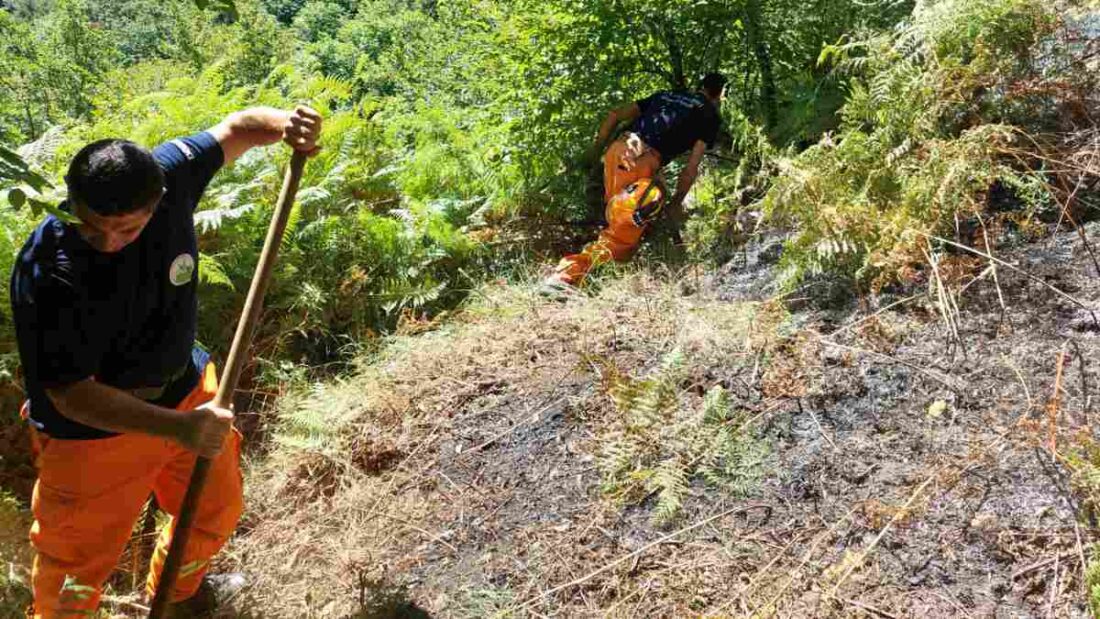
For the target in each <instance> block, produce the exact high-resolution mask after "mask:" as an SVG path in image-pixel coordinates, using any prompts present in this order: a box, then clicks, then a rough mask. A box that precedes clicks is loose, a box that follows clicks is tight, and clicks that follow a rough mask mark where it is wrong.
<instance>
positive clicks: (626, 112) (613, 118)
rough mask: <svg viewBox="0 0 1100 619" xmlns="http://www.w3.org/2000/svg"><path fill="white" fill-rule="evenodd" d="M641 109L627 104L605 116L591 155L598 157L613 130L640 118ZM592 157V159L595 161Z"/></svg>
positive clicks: (636, 105) (634, 104) (632, 104)
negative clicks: (621, 124)
mask: <svg viewBox="0 0 1100 619" xmlns="http://www.w3.org/2000/svg"><path fill="white" fill-rule="evenodd" d="M641 114H642V109H641V108H640V107H638V104H637V103H628V104H627V105H624V106H622V107H617V108H615V109H613V110H611V111H610V112H608V114H607V118H605V119H604V121H603V124H602V125H600V131H599V132H598V133H597V134H596V143H595V144H593V145H592V153H594V154H595V157H599V154H600V153H601V152H603V148H604V146H605V145H606V144H607V140H608V139H609V138H610V137H611V135H612V134H613V133H614V132H615V128H616V127H618V126H619V124H620V123H624V122H631V121H633V120H634V119H635V118H637V117H639V116H641ZM595 157H593V159H595Z"/></svg>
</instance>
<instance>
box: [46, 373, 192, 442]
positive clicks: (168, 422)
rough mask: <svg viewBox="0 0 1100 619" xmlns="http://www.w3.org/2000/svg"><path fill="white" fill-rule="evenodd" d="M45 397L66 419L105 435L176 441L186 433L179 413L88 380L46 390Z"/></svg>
mask: <svg viewBox="0 0 1100 619" xmlns="http://www.w3.org/2000/svg"><path fill="white" fill-rule="evenodd" d="M46 394H47V395H48V396H49V398H50V401H51V402H53V405H54V406H55V407H56V408H57V410H58V411H59V412H60V413H61V414H62V415H64V416H65V417H67V418H68V419H71V420H72V421H75V422H77V423H82V424H84V425H86V426H90V427H93V428H96V429H99V430H104V431H106V432H120V433H126V432H136V433H140V434H150V435H153V436H159V437H163V438H171V439H176V440H178V439H179V437H181V436H182V435H183V434H184V432H185V425H184V418H183V415H182V413H180V412H179V411H176V410H173V409H170V408H164V407H162V406H156V405H154V404H150V403H148V402H145V401H144V400H140V399H138V398H136V397H134V396H132V395H130V394H129V393H126V392H125V391H122V390H120V389H116V388H115V387H111V386H109V385H104V384H103V383H98V382H96V381H94V380H91V379H89V380H83V381H80V382H78V383H73V384H71V385H66V386H64V387H60V388H57V389H47V390H46Z"/></svg>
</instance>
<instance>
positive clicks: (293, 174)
mask: <svg viewBox="0 0 1100 619" xmlns="http://www.w3.org/2000/svg"><path fill="white" fill-rule="evenodd" d="M305 164H306V154H305V153H303V152H300V151H295V152H294V156H293V157H292V158H291V160H290V167H289V168H288V169H287V171H286V177H285V178H284V179H283V189H282V191H281V192H280V193H279V201H278V202H277V203H276V205H275V213H274V214H273V215H272V217H271V225H270V226H269V227H268V229H267V238H266V239H265V240H264V248H263V252H262V253H261V254H260V262H259V263H258V264H257V265H256V272H255V273H254V274H253V275H252V286H251V287H250V288H249V289H248V297H247V298H246V299H245V302H244V311H243V312H241V318H240V321H239V322H238V323H237V332H236V334H235V335H234V336H233V345H232V346H231V347H230V348H229V359H228V360H227V361H226V362H225V369H224V370H223V371H222V377H221V383H220V384H219V385H218V395H217V396H215V397H214V405H215V406H217V407H219V408H229V407H230V405H231V404H232V403H233V393H234V392H235V391H236V390H237V381H238V380H239V379H240V377H241V370H243V369H244V366H245V363H246V362H247V361H248V347H249V344H250V343H251V341H252V333H253V331H255V329H256V323H257V322H258V321H259V319H260V312H261V310H262V309H263V304H264V293H266V292H267V285H268V283H269V282H270V280H271V272H272V270H274V268H275V258H276V256H278V254H279V246H280V245H282V240H283V232H284V231H285V230H286V224H287V219H288V218H289V217H290V210H291V208H292V207H293V206H294V196H295V194H297V193H298V184H299V183H300V182H301V180H302V170H303V168H305ZM209 471H210V460H208V459H207V458H198V459H197V460H196V461H195V468H194V470H193V471H192V472H191V481H190V483H189V484H188V486H187V494H186V495H184V497H183V504H182V505H181V506H180V513H179V517H178V518H177V519H176V523H175V526H176V530H175V532H174V534H173V535H172V545H171V546H170V547H169V549H168V557H167V558H166V559H165V561H164V569H163V570H162V571H161V575H160V584H159V585H158V586H157V593H156V595H155V596H154V597H153V604H152V608H151V609H150V610H149V617H150V619H161V618H162V617H163V616H164V612H165V610H167V608H168V600H169V598H170V597H171V594H172V587H173V586H174V585H175V583H176V577H177V576H179V570H180V561H182V560H183V549H184V548H185V547H186V546H187V538H188V537H190V534H191V523H192V521H193V520H194V517H195V506H196V505H197V504H198V502H199V495H201V494H202V487H203V486H204V485H205V484H206V476H207V473H208V472H209Z"/></svg>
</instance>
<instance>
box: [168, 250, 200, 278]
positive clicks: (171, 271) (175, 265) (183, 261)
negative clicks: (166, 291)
mask: <svg viewBox="0 0 1100 619" xmlns="http://www.w3.org/2000/svg"><path fill="white" fill-rule="evenodd" d="M194 274H195V258H194V257H192V256H191V254H180V255H178V256H176V259H175V260H173V261H172V266H170V267H168V280H169V281H171V282H172V285H173V286H183V285H184V284H186V283H188V282H190V281H191V276H192V275H194Z"/></svg>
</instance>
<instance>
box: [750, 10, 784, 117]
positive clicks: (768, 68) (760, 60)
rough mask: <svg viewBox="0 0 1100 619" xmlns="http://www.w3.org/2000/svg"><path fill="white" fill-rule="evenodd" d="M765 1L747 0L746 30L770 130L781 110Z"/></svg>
mask: <svg viewBox="0 0 1100 619" xmlns="http://www.w3.org/2000/svg"><path fill="white" fill-rule="evenodd" d="M764 1H765V0H746V2H745V32H746V34H747V35H748V44H749V47H750V48H751V49H752V53H753V55H754V56H755V57H756V64H757V69H758V70H759V71H760V107H761V108H762V111H763V113H764V124H765V126H766V127H767V128H768V129H769V130H770V129H774V128H775V125H776V121H777V118H778V116H777V115H778V113H779V110H778V109H777V97H776V87H775V72H774V70H773V68H772V55H771V50H770V49H769V48H768V36H767V28H766V27H765V25H764V17H763V10H762V8H761V4H762V3H763V2H764Z"/></svg>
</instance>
